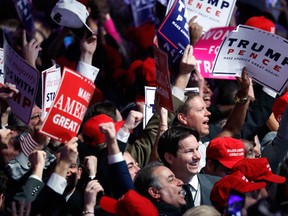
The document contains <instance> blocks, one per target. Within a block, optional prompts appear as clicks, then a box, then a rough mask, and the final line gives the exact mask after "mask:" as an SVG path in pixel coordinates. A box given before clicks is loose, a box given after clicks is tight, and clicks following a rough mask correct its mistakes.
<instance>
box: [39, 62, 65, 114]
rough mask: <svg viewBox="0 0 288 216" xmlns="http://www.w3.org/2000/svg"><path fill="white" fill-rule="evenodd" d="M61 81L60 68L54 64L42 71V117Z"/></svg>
mask: <svg viewBox="0 0 288 216" xmlns="http://www.w3.org/2000/svg"><path fill="white" fill-rule="evenodd" d="M60 82H61V68H60V67H56V64H55V65H53V66H52V67H51V68H48V69H47V70H44V71H42V118H43V119H44V118H45V117H46V115H47V114H48V112H49V109H50V107H51V106H52V103H53V101H54V99H55V96H56V93H57V90H58V87H59V85H60Z"/></svg>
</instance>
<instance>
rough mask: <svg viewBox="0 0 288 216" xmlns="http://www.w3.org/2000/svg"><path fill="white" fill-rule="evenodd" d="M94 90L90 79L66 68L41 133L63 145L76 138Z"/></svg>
mask: <svg viewBox="0 0 288 216" xmlns="http://www.w3.org/2000/svg"><path fill="white" fill-rule="evenodd" d="M94 89H95V85H94V83H93V82H92V81H91V80H90V79H88V78H86V77H84V76H82V75H80V74H79V73H76V72H75V71H73V70H71V69H69V68H67V67H64V70H63V75H62V80H61V83H60V87H59V90H58V92H57V94H56V97H55V99H54V102H53V105H52V106H51V108H50V110H49V113H48V116H47V117H46V119H45V120H44V123H43V125H42V128H41V129H40V133H42V134H44V135H46V136H49V137H51V138H52V139H55V140H58V141H60V142H62V143H65V142H66V141H69V140H70V139H71V138H72V137H75V136H76V135H77V133H78V131H79V127H80V125H81V123H82V120H83V118H84V115H85V113H86V110H87V108H88V106H89V103H90V100H91V98H92V96H93V92H94Z"/></svg>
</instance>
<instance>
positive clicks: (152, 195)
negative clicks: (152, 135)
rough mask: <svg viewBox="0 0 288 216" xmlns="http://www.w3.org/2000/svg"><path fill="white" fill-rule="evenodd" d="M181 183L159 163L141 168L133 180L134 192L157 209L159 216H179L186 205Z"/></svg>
mask: <svg viewBox="0 0 288 216" xmlns="http://www.w3.org/2000/svg"><path fill="white" fill-rule="evenodd" d="M182 185H183V182H182V181H181V180H180V179H178V178H176V177H175V175H174V174H173V172H172V171H171V170H170V169H169V168H167V167H166V166H164V165H163V164H162V163H161V162H159V161H152V162H150V163H148V164H147V165H146V166H145V167H143V168H142V169H141V170H140V171H139V172H138V173H137V175H136V177H135V179H134V186H135V190H136V191H137V192H138V193H139V194H140V195H142V196H144V197H146V198H148V199H149V200H150V201H151V202H152V203H153V204H154V205H155V206H156V208H157V209H158V212H159V215H161V214H163V215H167V216H180V215H182V213H181V208H182V207H183V206H184V205H185V204H186V201H185V191H184V189H183V188H182Z"/></svg>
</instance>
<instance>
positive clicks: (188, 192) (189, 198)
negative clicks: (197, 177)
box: [182, 184, 194, 209]
mask: <svg viewBox="0 0 288 216" xmlns="http://www.w3.org/2000/svg"><path fill="white" fill-rule="evenodd" d="M182 187H183V189H184V190H185V191H186V196H185V200H186V209H190V208H192V207H194V200H193V196H192V186H191V185H190V184H184V185H182Z"/></svg>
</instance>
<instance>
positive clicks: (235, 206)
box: [227, 190, 245, 216]
mask: <svg viewBox="0 0 288 216" xmlns="http://www.w3.org/2000/svg"><path fill="white" fill-rule="evenodd" d="M244 202H245V195H244V194H243V193H240V192H238V191H236V190H231V192H230V196H229V198H228V205H227V213H228V215H231V216H241V209H242V208H243V206H244Z"/></svg>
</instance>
